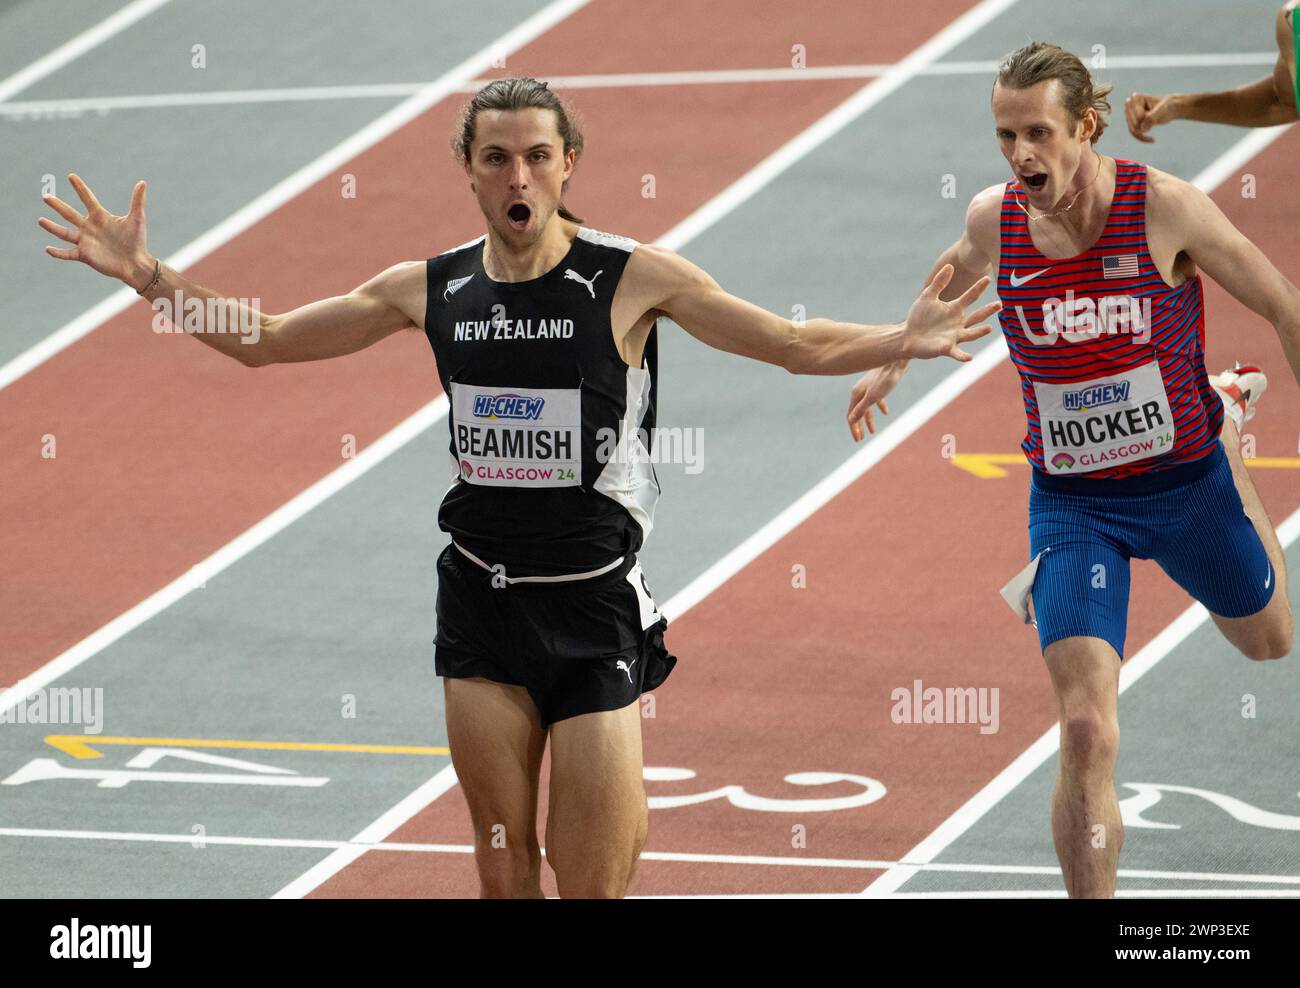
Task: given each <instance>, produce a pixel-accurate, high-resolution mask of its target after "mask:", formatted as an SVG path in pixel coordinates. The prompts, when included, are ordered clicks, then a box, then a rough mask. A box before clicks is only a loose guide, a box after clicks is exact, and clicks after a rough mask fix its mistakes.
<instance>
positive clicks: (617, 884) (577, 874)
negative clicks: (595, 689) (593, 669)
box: [546, 703, 649, 899]
mask: <svg viewBox="0 0 1300 988" xmlns="http://www.w3.org/2000/svg"><path fill="white" fill-rule="evenodd" d="M641 771H642V765H641V705H640V704H639V703H630V704H628V705H627V706H626V707H623V708H622V709H621V710H610V711H604V712H601V713H594V714H583V715H581V716H579V717H570V718H568V719H566V720H562V721H559V722H558V723H556V724H554V725H552V727H551V795H550V811H549V813H548V815H547V820H546V860H547V861H548V862H549V863H550V865H551V867H552V868H553V869H554V870H555V880H556V884H557V885H558V886H559V890H560V895H561V896H562V897H564V898H566V899H568V898H585V899H606V898H611V899H617V898H622V897H623V896H624V895H626V894H627V889H628V885H629V884H630V883H631V881H632V874H633V872H634V871H635V870H636V862H637V858H638V857H639V856H640V854H641V848H642V847H644V846H645V840H646V832H647V829H648V825H649V819H648V813H647V811H646V798H645V783H644V782H643V781H642V775H641Z"/></svg>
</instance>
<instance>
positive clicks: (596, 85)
mask: <svg viewBox="0 0 1300 988" xmlns="http://www.w3.org/2000/svg"><path fill="white" fill-rule="evenodd" d="M1276 61H1277V55H1276V53H1269V52H1242V53H1235V54H1223V53H1212V52H1205V53H1200V52H1188V53H1186V54H1181V55H1123V56H1120V55H1116V56H1113V57H1110V58H1108V59H1107V60H1106V67H1105V68H1104V69H1098V70H1097V71H1099V72H1106V71H1109V70H1111V69H1183V68H1217V67H1225V66H1254V65H1259V66H1268V65H1273V64H1274V63H1275V62H1276ZM896 68H897V63H889V62H882V63H878V64H874V65H873V64H861V65H815V66H814V65H810V66H808V67H806V68H802V69H796V68H758V69H703V70H697V71H689V72H617V73H608V74H596V75H563V76H550V77H548V79H547V81H548V82H549V83H550V85H551V87H552V88H554V89H616V88H633V87H634V88H643V87H647V86H709V85H749V84H753V83H761V82H817V81H824V80H828V79H872V78H875V77H877V76H882V75H884V74H885V73H886V72H889V71H891V70H893V69H896ZM996 69H997V62H995V61H986V62H935V63H934V64H932V65H927V66H925V67H924V68H922V69H921V70H919V71H918V72H917V73H916V74H917V75H943V76H949V75H981V76H989V77H990V78H991V77H992V74H993V72H994V71H995V70H996ZM487 81H488V80H487V79H473V80H471V81H470V82H468V83H465V84H463V85H461V86H458V87H457V89H456V91H457V92H465V93H472V92H474V91H475V90H476V89H478V88H479V87H481V86H482V85H484V84H485V83H486V82H487ZM423 85H424V83H419V82H387V83H370V84H366V85H354V86H294V87H283V88H271V89H226V90H214V91H211V92H200V93H149V94H142V95H133V96H90V97H80V98H75V99H49V100H24V101H9V102H0V117H33V118H39V117H49V116H78V115H80V114H82V113H107V112H109V111H112V110H157V109H162V108H167V107H189V106H229V105H240V104H246V103H296V102H318V101H328V100H349V99H394V98H399V97H404V96H410V95H412V94H414V93H416V92H419V90H420V88H421V86H423Z"/></svg>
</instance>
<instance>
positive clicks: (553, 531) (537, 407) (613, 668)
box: [41, 79, 998, 897]
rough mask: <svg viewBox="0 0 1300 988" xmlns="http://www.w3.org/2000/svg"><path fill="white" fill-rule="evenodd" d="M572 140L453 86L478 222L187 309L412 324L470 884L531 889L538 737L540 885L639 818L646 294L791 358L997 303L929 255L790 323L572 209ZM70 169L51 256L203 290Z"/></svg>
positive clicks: (132, 217)
mask: <svg viewBox="0 0 1300 988" xmlns="http://www.w3.org/2000/svg"><path fill="white" fill-rule="evenodd" d="M581 150H582V135H581V133H580V132H579V131H578V129H577V127H576V126H575V125H574V122H573V120H572V119H571V117H570V115H569V113H568V112H567V111H566V108H565V106H564V105H563V104H562V103H561V102H560V101H559V100H558V99H557V98H556V97H555V95H554V94H553V93H551V91H550V90H549V89H547V88H546V86H545V84H544V83H538V82H536V81H535V80H532V79H503V80H498V81H495V82H493V83H491V84H489V85H488V86H486V87H485V88H484V89H483V90H481V91H480V92H479V93H478V94H477V95H476V96H475V97H474V98H473V99H472V100H471V101H470V103H469V104H468V105H467V106H466V107H465V110H464V114H463V117H462V120H461V127H460V132H459V134H458V137H457V140H456V152H457V157H458V159H459V160H460V161H461V162H462V164H463V165H464V168H465V171H466V174H467V177H468V178H469V184H470V188H471V189H472V190H473V191H474V193H475V194H476V196H477V197H478V203H479V207H480V208H481V210H482V212H483V215H484V217H485V219H486V221H487V233H486V235H485V236H483V237H480V238H479V239H478V240H475V241H474V242H472V243H469V244H466V245H464V246H462V247H459V248H456V249H455V250H452V251H449V252H447V253H445V254H441V255H439V256H438V257H434V258H431V259H430V260H428V261H410V262H405V263H402V264H398V265H395V266H394V267H391V268H389V269H388V270H387V271H384V272H382V273H381V274H379V275H377V276H376V277H375V278H373V279H371V280H370V281H368V282H366V283H365V284H363V285H361V286H360V287H358V288H357V289H355V290H354V291H352V292H351V293H349V294H347V295H344V296H341V297H336V298H329V299H324V300H322V301H318V302H313V303H311V304H308V305H304V306H302V307H300V308H297V309H294V310H292V311H290V312H287V313H283V314H277V315H266V314H257V313H252V312H240V313H237V315H238V317H239V318H240V320H241V321H240V322H239V323H237V325H241V326H244V325H249V324H250V322H256V323H257V324H258V325H259V327H260V334H259V337H258V339H257V341H256V343H254V344H251V345H250V344H249V343H247V342H245V339H246V338H245V337H240V336H236V335H234V334H229V333H214V332H203V331H202V329H199V330H198V331H196V333H195V335H196V336H197V338H198V339H200V340H202V341H203V342H205V343H207V344H208V345H210V346H212V347H214V348H216V349H217V350H219V351H221V352H222V353H225V354H227V355H229V356H232V357H234V358H236V359H238V360H240V361H241V362H243V363H245V364H248V365H250V366H260V365H264V364H271V363H283V362H291V361H300V360H321V359H325V358H328V357H336V356H340V355H343V354H346V353H351V352H353V351H355V350H360V349H362V348H363V347H367V346H370V345H371V344H373V343H377V342H378V341H379V340H381V339H383V338H384V337H385V336H388V335H390V334H392V333H395V332H397V331H398V330H401V329H423V330H424V332H425V334H426V336H427V337H428V339H429V342H430V343H431V345H432V347H433V351H434V355H435V357H436V359H437V365H438V373H439V376H440V378H441V380H442V386H443V389H444V391H445V392H446V394H447V396H448V398H449V400H450V416H449V424H450V427H451V452H452V459H453V470H454V471H455V479H454V480H453V482H452V485H451V488H450V489H449V490H448V491H447V493H446V495H445V497H444V498H443V502H442V507H441V510H440V512H439V524H440V526H441V527H442V528H443V530H444V531H447V532H449V533H450V534H451V537H452V544H451V545H449V546H448V547H447V549H446V551H444V552H443V554H442V556H441V558H440V559H439V561H438V631H437V641H436V644H437V651H436V664H437V670H438V673H439V675H441V676H443V677H444V686H445V692H446V705H447V734H448V739H449V744H450V748H451V752H452V759H453V762H454V764H455V768H456V773H457V775H458V777H459V780H460V784H461V786H462V787H463V789H464V791H465V797H466V799H467V801H468V803H469V809H470V815H471V817H472V819H473V824H474V832H475V834H474V836H475V852H476V860H477V864H478V870H479V878H480V882H481V891H482V894H483V895H484V896H520V897H538V896H540V895H541V886H540V872H541V855H540V851H539V848H538V843H537V822H536V817H537V794H538V779H539V772H540V766H541V758H542V752H543V749H544V747H545V745H546V742H547V739H548V736H549V739H550V743H551V789H550V811H549V814H548V819H547V822H546V848H547V859H548V861H549V862H550V864H551V867H552V868H553V869H554V871H555V876H556V881H557V884H558V887H559V890H560V894H561V895H564V896H621V895H623V894H624V893H625V891H626V889H627V886H628V882H629V881H630V879H631V876H632V872H633V869H634V868H635V865H636V861H637V857H638V855H639V854H640V851H641V846H642V845H643V843H644V841H645V835H646V826H647V814H646V799H645V789H644V786H643V784H642V777H641V775H642V765H641V718H640V716H639V709H638V708H639V704H638V703H637V702H636V701H637V699H638V697H639V696H640V694H641V693H642V692H643V691H645V690H651V689H654V688H655V687H656V686H658V685H659V684H660V683H661V682H663V680H664V679H665V677H666V676H667V675H668V673H669V671H670V670H671V669H672V666H673V664H674V663H675V661H676V659H675V658H674V657H673V656H671V655H670V654H669V653H668V652H667V650H666V649H665V647H664V642H663V630H664V628H665V626H666V622H665V621H664V619H663V618H662V617H661V616H660V615H659V613H658V610H657V608H656V606H655V604H654V601H653V599H652V598H651V596H650V594H649V592H648V590H647V588H646V586H645V583H644V581H643V579H642V578H641V575H640V568H639V566H638V564H637V560H636V553H637V550H638V549H639V548H640V546H641V544H642V542H643V540H644V538H645V535H646V533H647V532H648V531H649V529H650V526H651V520H652V518H653V512H654V504H655V500H656V497H657V495H658V484H657V482H656V480H655V477H654V473H653V471H652V470H651V469H650V467H649V463H648V460H649V457H648V456H646V455H645V452H646V451H645V449H644V448H643V447H641V446H640V445H639V443H640V439H639V436H641V435H646V434H652V433H648V430H650V429H651V428H652V427H653V426H654V407H655V386H656V381H655V372H656V368H655V349H656V348H655V327H656V323H657V319H658V317H659V316H660V315H667V316H669V317H670V318H671V319H673V320H674V321H675V322H677V323H678V324H679V325H680V326H682V327H683V328H684V329H686V330H687V332H689V333H691V334H692V335H693V336H695V337H697V338H698V339H700V340H702V341H704V342H705V343H707V344H709V345H710V346H714V347H717V348H718V349H722V350H726V351H729V352H732V353H736V354H740V355H742V356H746V357H752V358H754V359H756V360H762V361H766V362H768V363H773V364H778V365H780V366H782V367H785V368H786V369H787V370H789V371H790V372H792V373H798V374H847V373H851V372H856V371H862V370H864V369H867V368H871V367H877V366H880V365H882V364H886V363H889V362H892V361H895V360H899V359H903V358H906V357H941V356H949V357H954V358H956V359H958V360H968V359H969V355H967V354H966V353H965V352H964V351H962V350H961V349H959V346H958V344H960V343H961V342H964V341H967V340H973V339H976V338H978V337H980V336H983V335H984V334H985V333H986V332H988V331H989V327H988V326H985V325H978V324H979V323H981V322H982V321H983V320H984V319H986V318H988V317H989V316H990V315H992V314H993V313H994V312H995V311H997V309H998V304H997V303H992V304H990V305H986V306H984V307H982V308H980V309H979V310H977V311H975V312H973V313H971V314H970V315H969V316H967V315H966V312H965V310H966V308H967V307H968V306H969V305H970V304H971V303H972V301H973V300H974V299H976V298H977V297H978V296H979V294H980V293H981V292H982V291H983V290H984V289H985V287H986V286H987V285H988V279H987V278H984V279H981V280H979V281H977V282H975V283H974V284H973V285H972V286H971V288H970V290H969V291H967V292H966V293H965V294H963V295H962V296H961V297H960V298H958V299H957V300H956V301H954V302H941V301H939V294H940V292H942V291H943V290H944V288H945V287H946V286H947V284H948V280H949V278H950V277H951V275H952V269H951V268H950V267H949V268H945V269H944V270H942V271H940V272H939V273H938V275H937V276H936V277H935V279H934V280H933V282H931V284H930V285H929V286H928V287H927V288H926V290H925V291H924V292H923V293H922V294H921V296H920V297H919V298H918V299H917V300H916V302H915V303H913V305H912V307H911V309H910V311H909V312H908V315H907V319H906V320H905V321H904V322H902V323H895V324H892V325H883V326H862V325H854V324H850V323H839V322H832V321H831V320H827V319H813V320H810V321H808V322H806V323H805V324H803V325H799V326H796V325H794V324H793V323H792V322H791V321H790V320H789V319H783V318H781V317H779V316H776V315H773V314H771V313H769V312H766V311H764V310H763V309H760V308H758V307H756V306H754V305H751V304H749V303H748V302H744V301H742V300H740V299H738V298H735V297H733V296H731V295H728V294H727V293H726V292H724V291H723V290H722V289H721V288H719V287H718V285H717V283H716V282H715V281H714V280H713V279H712V278H710V277H709V276H708V275H707V274H705V273H704V272H703V271H701V270H700V269H699V268H697V267H696V266H695V265H693V264H691V263H690V262H689V261H687V260H685V259H684V258H681V257H679V256H677V255H676V254H675V253H673V252H672V251H670V250H665V249H663V248H658V247H649V246H641V245H638V244H636V243H635V242H634V241H631V240H628V239H627V238H625V237H618V236H612V235H609V234H604V233H598V232H596V231H593V230H589V229H586V228H584V227H582V226H581V225H580V224H581V221H580V220H578V219H577V218H576V217H574V216H573V215H572V214H571V213H569V211H568V210H567V209H565V207H564V205H563V203H562V196H563V193H564V189H565V185H566V183H567V181H568V179H569V177H570V175H571V174H572V172H573V169H574V166H575V163H576V161H577V158H578V155H579V153H580V152H581ZM69 178H70V180H71V181H72V184H73V186H74V188H75V189H76V191H77V194H78V195H79V196H80V197H81V200H82V202H83V203H84V204H85V206H86V209H87V215H85V216H83V215H81V214H80V213H79V212H78V211H77V210H75V209H74V208H73V207H71V206H69V205H68V204H66V203H63V202H61V201H60V200H58V199H55V198H54V197H52V196H47V197H45V202H46V203H47V205H49V206H50V207H51V208H52V209H54V210H55V211H56V212H58V213H59V214H60V215H61V216H62V217H63V218H64V219H65V220H66V221H68V223H70V224H71V226H70V227H63V226H60V225H59V224H56V223H54V222H52V221H50V220H48V219H44V218H42V220H41V225H42V226H43V227H44V228H45V229H46V230H48V231H49V232H51V233H53V234H54V235H55V236H58V237H60V238H62V239H63V240H65V241H67V242H68V243H69V244H70V245H71V246H69V247H66V248H54V247H49V248H47V250H48V251H49V253H50V254H51V255H52V256H54V257H57V258H61V259H65V260H79V261H82V262H84V263H86V264H89V265H90V266H91V267H93V268H94V269H95V270H97V271H100V272H102V273H103V274H106V275H110V276H112V277H116V278H120V279H121V280H122V281H124V282H126V283H127V284H129V285H132V286H133V287H135V288H136V290H137V291H139V292H140V293H141V294H142V295H143V296H144V297H145V298H148V299H150V300H151V301H152V300H153V299H155V298H160V297H161V298H165V299H168V300H171V299H175V297H176V294H177V293H180V294H181V295H182V296H183V297H184V298H185V300H186V301H188V300H189V299H209V298H211V299H216V298H219V296H217V295H216V293H214V292H211V291H209V290H207V289H205V288H202V287H201V286H199V285H196V284H194V283H193V282H192V281H190V280H188V279H187V278H185V277H183V276H182V275H180V274H179V273H177V272H176V271H173V270H171V269H170V268H167V267H166V266H164V265H161V264H160V263H159V262H158V261H157V260H156V259H155V258H154V257H152V256H151V255H150V254H149V253H148V252H147V250H146V246H145V218H144V203H145V185H144V183H143V182H140V183H138V184H137V185H136V187H135V190H134V192H133V194H132V199H131V209H130V211H129V212H128V214H127V215H126V216H113V215H112V214H110V213H109V212H108V211H107V210H105V209H104V208H103V207H102V206H100V205H99V203H98V202H97V201H96V200H95V197H94V194H93V193H92V192H91V191H90V189H89V188H87V187H86V185H85V183H84V182H82V181H81V180H80V179H79V178H77V177H76V176H69ZM225 304H228V305H231V304H237V303H233V300H225ZM188 308H189V307H188V306H187V307H186V309H187V312H188ZM187 323H188V319H187ZM188 328H189V325H187V329H188ZM643 430H645V431H643ZM611 440H613V441H611Z"/></svg>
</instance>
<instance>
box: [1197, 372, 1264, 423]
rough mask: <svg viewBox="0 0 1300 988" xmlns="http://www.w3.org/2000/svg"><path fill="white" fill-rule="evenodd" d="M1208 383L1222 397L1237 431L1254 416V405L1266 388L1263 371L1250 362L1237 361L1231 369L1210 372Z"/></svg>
mask: <svg viewBox="0 0 1300 988" xmlns="http://www.w3.org/2000/svg"><path fill="white" fill-rule="evenodd" d="M1210 383H1211V384H1212V385H1214V390H1215V391H1217V392H1219V397H1220V398H1222V399H1223V408H1224V411H1226V412H1227V413H1228V417H1229V418H1230V419H1232V421H1233V424H1234V425H1236V427H1237V431H1238V432H1240V431H1241V427H1242V426H1243V425H1244V424H1245V423H1247V422H1249V421H1250V420H1251V419H1252V418H1254V417H1255V406H1256V405H1257V404H1259V399H1260V397H1261V396H1262V395H1263V394H1264V391H1265V389H1267V388H1268V378H1266V377H1265V376H1264V372H1263V371H1262V370H1260V369H1259V368H1258V367H1255V366H1254V365H1252V364H1243V363H1241V362H1240V361H1238V362H1237V364H1236V366H1234V367H1233V368H1232V369H1231V370H1226V371H1224V372H1223V373H1222V374H1211V375H1210Z"/></svg>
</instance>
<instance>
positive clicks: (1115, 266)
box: [1101, 254, 1138, 279]
mask: <svg viewBox="0 0 1300 988" xmlns="http://www.w3.org/2000/svg"><path fill="white" fill-rule="evenodd" d="M1137 273H1138V256H1137V255H1136V254H1111V255H1110V256H1109V257H1103V258H1102V259H1101V276H1102V278H1106V279H1110V278H1136V277H1137Z"/></svg>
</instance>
